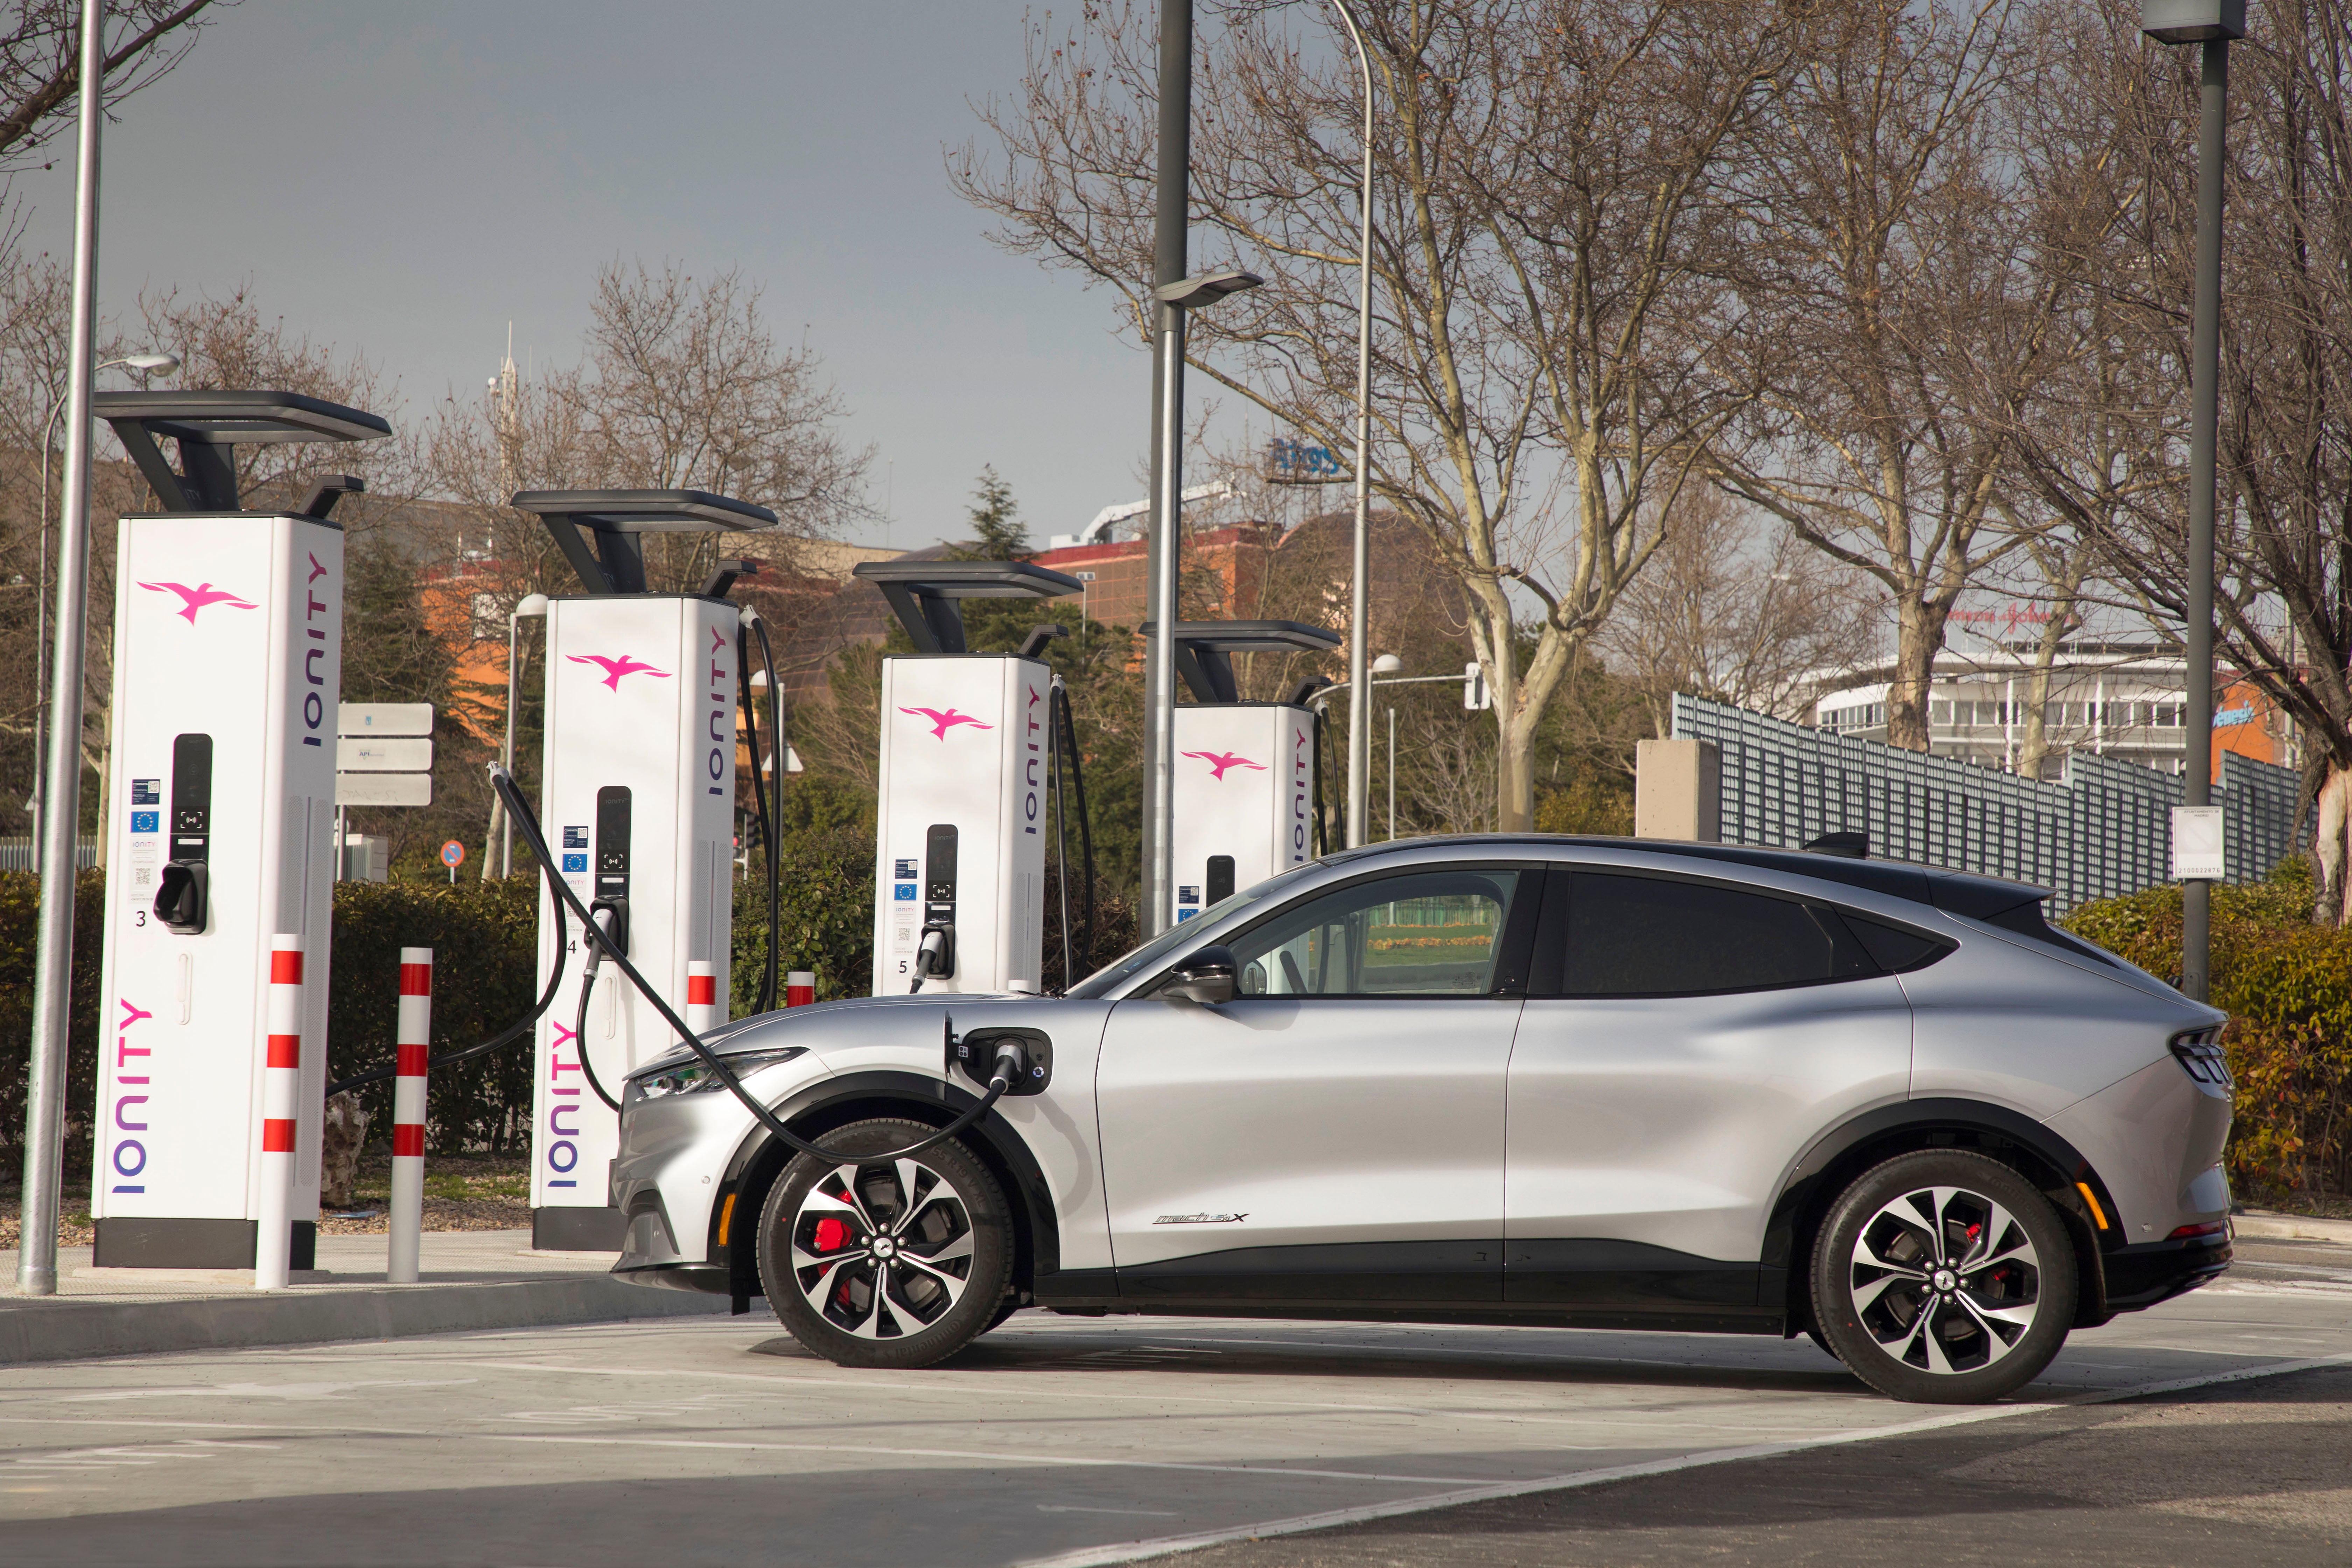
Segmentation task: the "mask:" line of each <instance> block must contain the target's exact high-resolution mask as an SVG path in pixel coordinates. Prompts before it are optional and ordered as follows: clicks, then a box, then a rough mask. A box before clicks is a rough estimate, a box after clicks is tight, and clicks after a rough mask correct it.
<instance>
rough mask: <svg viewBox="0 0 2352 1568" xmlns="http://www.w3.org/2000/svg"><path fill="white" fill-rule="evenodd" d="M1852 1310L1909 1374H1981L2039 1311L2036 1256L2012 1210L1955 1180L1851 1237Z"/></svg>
mask: <svg viewBox="0 0 2352 1568" xmlns="http://www.w3.org/2000/svg"><path fill="white" fill-rule="evenodd" d="M1849 1268H1851V1274H1850V1276H1849V1278H1850V1280H1851V1284H1852V1290H1853V1310H1854V1313H1855V1316H1856V1317H1857V1318H1858V1319H1859V1320H1860V1321H1861V1324H1862V1327H1863V1329H1864V1331H1865V1332H1867V1333H1868V1334H1869V1335H1870V1337H1871V1339H1872V1340H1874V1342H1876V1343H1877V1345H1878V1348H1879V1349H1880V1350H1882V1351H1884V1352H1885V1353H1886V1354H1887V1355H1888V1356H1890V1357H1892V1358H1893V1359H1894V1360H1895V1361H1897V1362H1900V1363H1903V1364H1904V1365H1906V1366H1908V1367H1910V1368H1912V1369H1913V1370H1914V1371H1916V1372H1922V1373H1929V1374H1932V1375H1940V1376H1954V1375H1958V1374H1961V1373H1974V1372H1982V1371H1984V1370H1985V1369H1986V1368H1988V1367H1990V1366H1991V1365H1993V1364H1994V1363H1997V1362H1999V1361H2000V1360H2002V1359H2003V1358H2004V1357H2006V1356H2007V1355H2009V1353H2010V1352H2011V1351H2013V1350H2015V1349H2016V1348H2017V1346H2018V1345H2019V1343H2020V1342H2022V1341H2023V1340H2024V1339H2025V1337H2026V1335H2027V1333H2028V1332H2029V1331H2031V1330H2032V1327H2033V1322H2034V1319H2035V1316H2036V1314H2037V1313H2038V1312H2039V1311H2040V1310H2041V1296H2042V1260H2041V1257H2040V1255H2039V1254H2038V1253H2037V1252H2036V1251H2035V1249H2034V1246H2033V1241H2032V1237H2030V1236H2029V1235H2028V1234H2027V1231H2026V1227H2025V1226H2023V1225H2022V1224H2021V1223H2020V1222H2019V1220H2018V1218H2017V1216H2016V1215H2013V1214H2011V1213H2010V1211H2009V1210H2008V1209H2006V1208H2004V1207H2003V1206H2002V1205H2000V1204H1999V1203H1997V1202H1996V1201H1994V1200H1993V1199H1991V1198H1989V1197H1987V1196H1985V1195H1984V1194H1981V1193H1977V1192H1972V1191H1970V1190H1969V1189H1968V1188H1966V1187H1958V1186H1927V1187H1919V1188H1916V1189H1914V1190H1912V1191H1910V1192H1906V1193H1904V1194H1902V1195H1901V1196H1899V1197H1896V1198H1895V1199H1894V1200H1892V1201H1891V1202H1889V1203H1887V1204H1885V1205H1883V1206H1882V1207H1880V1209H1879V1210H1878V1212H1877V1213H1876V1214H1874V1215H1871V1217H1870V1219H1869V1220H1868V1221H1867V1222H1866V1223H1864V1225H1863V1226H1862V1228H1861V1230H1860V1231H1859V1232H1858V1233H1856V1235H1855V1237H1854V1242H1853V1256H1852V1258H1851V1259H1850V1261H1849Z"/></svg>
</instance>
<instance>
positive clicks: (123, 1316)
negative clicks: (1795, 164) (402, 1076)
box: [0, 1230, 727, 1365]
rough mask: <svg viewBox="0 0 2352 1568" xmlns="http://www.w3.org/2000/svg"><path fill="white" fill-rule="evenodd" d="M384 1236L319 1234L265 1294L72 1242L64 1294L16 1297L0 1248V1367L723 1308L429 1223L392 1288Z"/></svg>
mask: <svg viewBox="0 0 2352 1568" xmlns="http://www.w3.org/2000/svg"><path fill="white" fill-rule="evenodd" d="M384 1240H385V1238H384V1237H382V1236H321V1237H319V1251H318V1263H319V1267H318V1268H316V1269H314V1270H310V1271H309V1272H306V1273H304V1274H302V1275H300V1276H299V1277H298V1280H297V1282H296V1283H295V1284H293V1285H291V1286H289V1287H288V1288H287V1289H283V1290H267V1291H261V1290H256V1289H253V1287H252V1284H251V1279H252V1275H251V1273H250V1272H249V1271H247V1270H229V1269H220V1270H198V1269H188V1270H181V1269H144V1268H120V1269H117V1268H110V1269H108V1270H106V1271H105V1273H104V1274H103V1275H100V1274H99V1273H98V1272H97V1271H96V1270H94V1269H92V1268H90V1262H89V1247H61V1248H59V1249H58V1294H57V1295H55V1296H48V1297H27V1296H19V1295H17V1294H16V1293H15V1291H16V1253H15V1252H13V1251H5V1252H0V1365H10V1364H14V1363H22V1362H40V1361H69V1360H74V1359H78V1358H80V1357H85V1356H107V1355H146V1354H153V1353H155V1352H163V1351H185V1350H217V1349H224V1348H228V1347H235V1346H247V1345H283V1344H306V1343H311V1342H323V1341H329V1340H376V1339H395V1338H399V1337H401V1336H404V1335H409V1334H444V1333H453V1332H457V1331H463V1330H467V1329H512V1328H527V1327H535V1326H543V1325H547V1324H553V1323H594V1322H612V1321H618V1320H621V1319H625V1318H676V1317H692V1316H699V1315H702V1314H706V1313H710V1312H724V1311H726V1310H727V1301H726V1300H725V1299H724V1298H723V1297H718V1296H703V1295H697V1294H692V1293H689V1292H686V1291H679V1290H659V1289H647V1288H646V1287H644V1286H641V1285H629V1284H625V1283H623V1282H622V1281H620V1280H618V1279H614V1278H613V1277H612V1276H611V1275H610V1274H609V1273H607V1272H606V1270H607V1269H608V1268H610V1267H611V1265H612V1261H613V1259H612V1257H611V1255H609V1254H593V1253H559V1254H548V1253H532V1252H531V1251H530V1232H529V1231H527V1230H450V1231H427V1232H425V1237H424V1255H423V1267H422V1268H420V1269H419V1270H418V1280H417V1283H415V1284H414V1285H390V1284H386V1283H385V1282H384V1278H383V1272H384Z"/></svg>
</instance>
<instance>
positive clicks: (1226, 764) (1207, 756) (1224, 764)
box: [1178, 752, 1265, 781]
mask: <svg viewBox="0 0 2352 1568" xmlns="http://www.w3.org/2000/svg"><path fill="white" fill-rule="evenodd" d="M1178 754H1179V755H1180V756H1186V757H1198V758H1200V759H1201V760H1202V762H1204V763H1208V764H1209V765H1210V766H1211V767H1213V768H1214V769H1216V770H1217V771H1216V773H1214V774H1213V780H1214V781H1222V780H1223V778H1224V776H1225V770H1226V769H1227V768H1255V769H1256V770H1257V771H1258V772H1260V773H1264V772H1265V763H1254V762H1251V761H1250V760H1249V759H1248V758H1247V757H1244V756H1240V755H1237V754H1235V753H1234V752H1179V753H1178Z"/></svg>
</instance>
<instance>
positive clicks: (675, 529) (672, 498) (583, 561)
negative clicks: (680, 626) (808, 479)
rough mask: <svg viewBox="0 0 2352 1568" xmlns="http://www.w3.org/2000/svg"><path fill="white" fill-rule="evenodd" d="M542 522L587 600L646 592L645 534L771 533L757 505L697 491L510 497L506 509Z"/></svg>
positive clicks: (769, 516) (772, 518) (772, 519)
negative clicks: (528, 515) (511, 509)
mask: <svg viewBox="0 0 2352 1568" xmlns="http://www.w3.org/2000/svg"><path fill="white" fill-rule="evenodd" d="M507 504H508V505H509V506H511V507H513V508H514V509H515V510H517V511H527V512H529V513H530V514H531V515H532V516H533V517H536V518H537V519H539V521H541V522H542V523H544V524H545V525H546V527H547V531H548V533H549V535H550V536H551V538H553V539H554V541H555V546H556V548H557V549H559V550H561V551H562V552H563V558H564V560H566V561H568V562H570V563H572V572H573V573H574V574H577V575H578V577H579V578H580V585H581V586H582V587H583V588H584V589H586V590H587V591H588V592H589V593H590V594H592V595H610V594H642V593H644V592H645V591H646V547H645V542H644V539H643V537H642V536H643V535H645V534H648V533H749V532H752V531H757V530H760V529H767V528H773V527H775V526H776V514H775V513H774V512H772V511H770V510H768V509H767V508H766V507H763V506H753V505H752V504H751V502H750V501H744V500H735V499H734V498H733V497H731V496H715V495H711V494H709V492H707V491H704V490H517V491H516V492H515V494H514V499H513V500H509V502H508V503H507Z"/></svg>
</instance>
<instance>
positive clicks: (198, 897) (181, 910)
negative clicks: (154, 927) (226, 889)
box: [155, 860, 212, 936]
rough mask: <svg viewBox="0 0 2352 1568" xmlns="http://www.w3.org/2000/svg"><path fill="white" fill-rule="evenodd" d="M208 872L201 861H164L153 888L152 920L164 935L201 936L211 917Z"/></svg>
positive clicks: (210, 887) (210, 870)
mask: <svg viewBox="0 0 2352 1568" xmlns="http://www.w3.org/2000/svg"><path fill="white" fill-rule="evenodd" d="M211 906H212V868H211V867H209V866H207V865H205V862H203V861H202V860H171V861H166V862H165V863H164V866H163V870H162V871H161V872H160V873H159V874H158V878H157V881H156V884H155V918H156V919H157V920H159V921H163V928H164V929H165V930H166V931H176V932H178V933H179V934H180V935H182V936H202V935H203V934H204V931H205V924H206V922H207V921H208V920H209V919H210V916H211Z"/></svg>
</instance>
